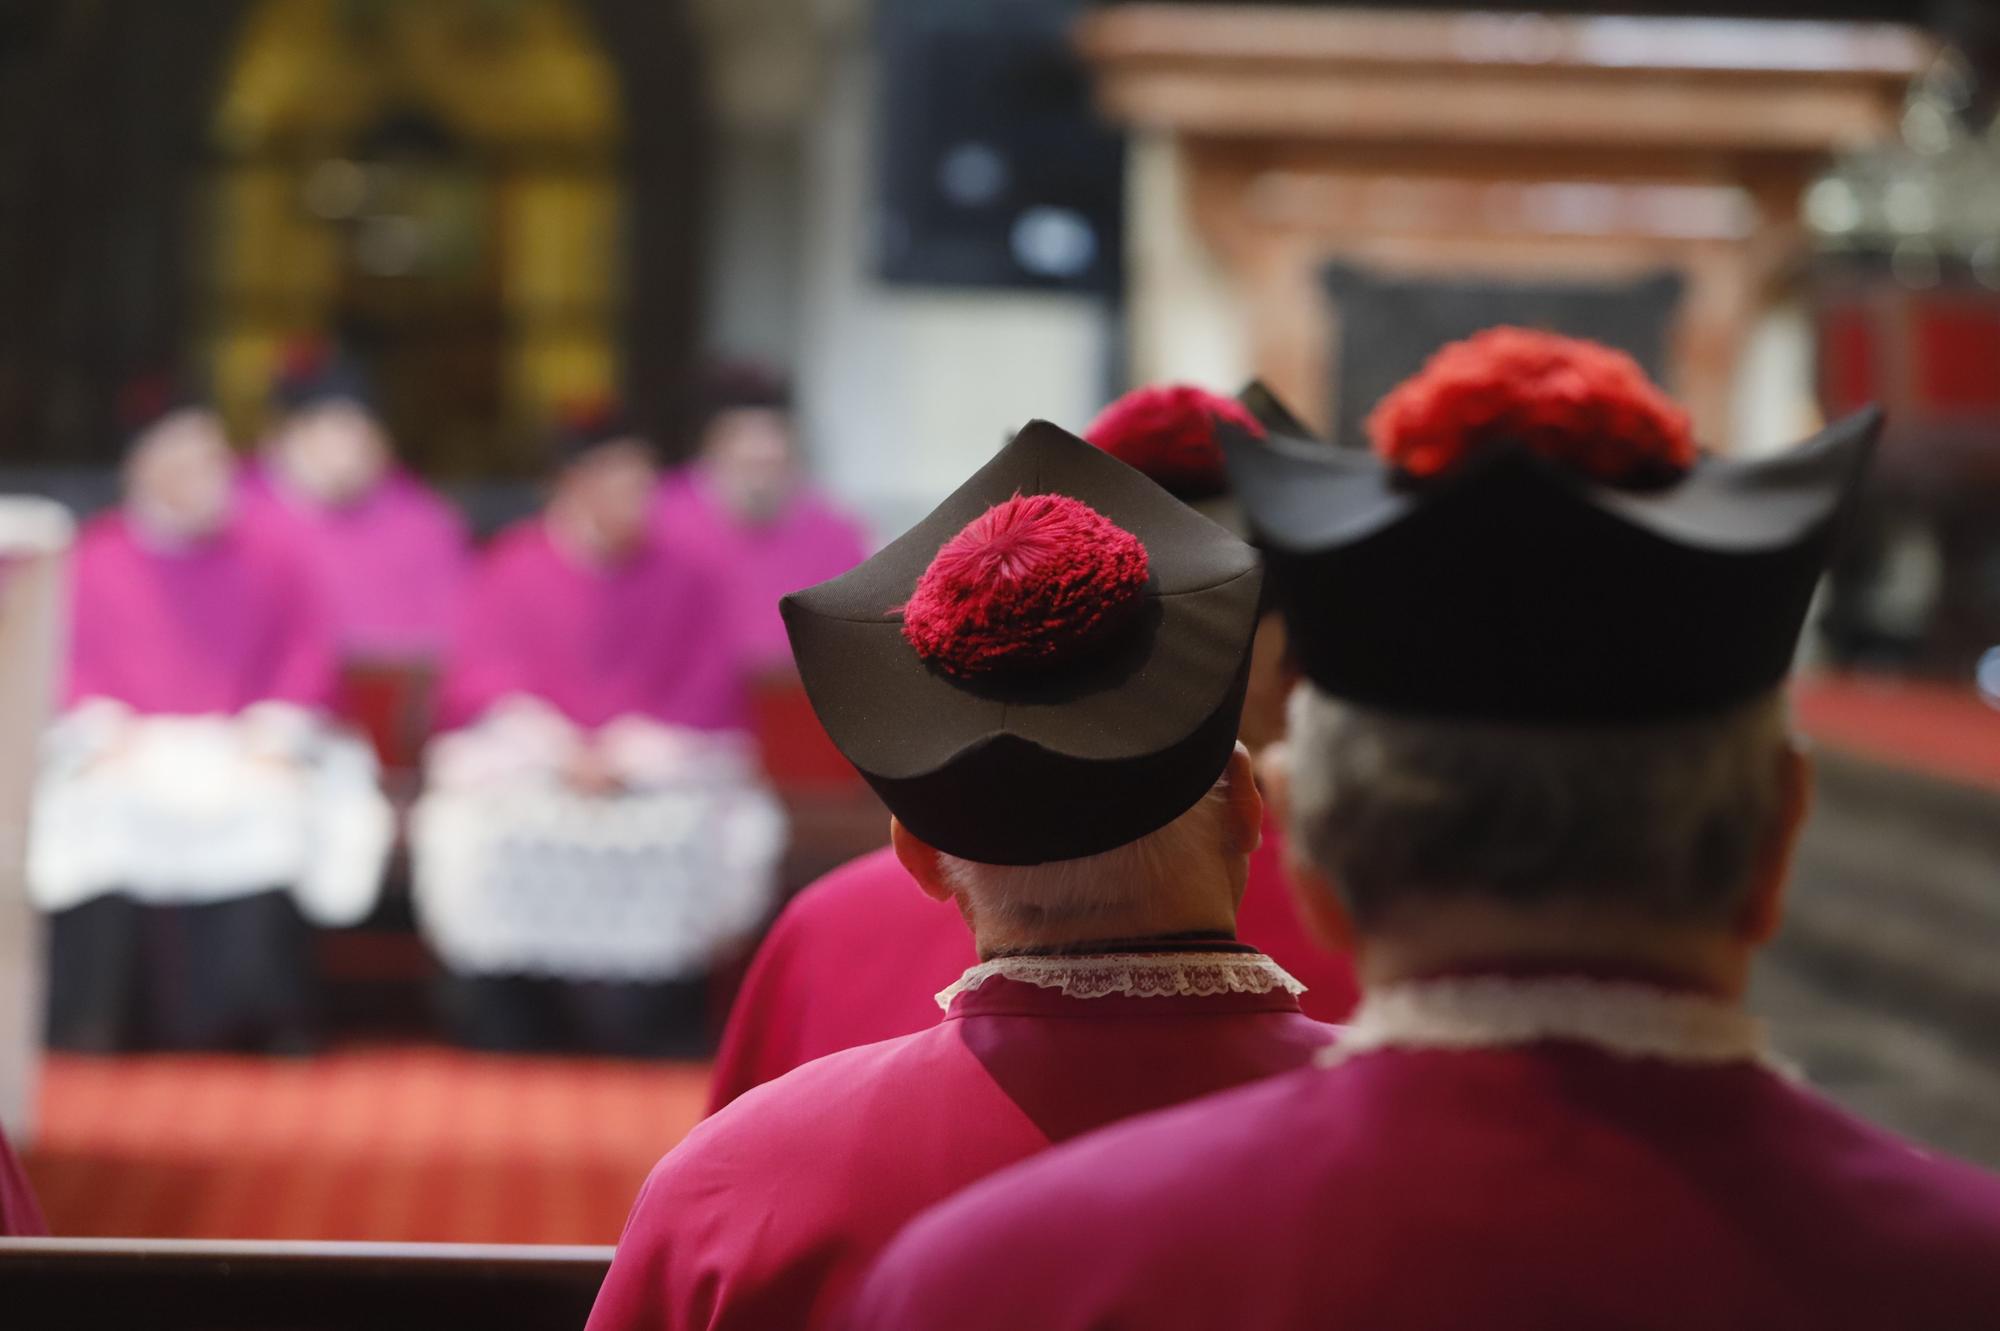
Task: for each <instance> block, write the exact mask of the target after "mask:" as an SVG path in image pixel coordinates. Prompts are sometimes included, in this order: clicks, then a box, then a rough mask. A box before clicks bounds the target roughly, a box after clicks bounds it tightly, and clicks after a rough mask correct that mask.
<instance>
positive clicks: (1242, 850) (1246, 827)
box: [1223, 740, 1264, 855]
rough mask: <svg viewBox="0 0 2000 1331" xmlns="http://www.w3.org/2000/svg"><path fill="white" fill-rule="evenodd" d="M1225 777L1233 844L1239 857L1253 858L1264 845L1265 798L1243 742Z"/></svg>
mask: <svg viewBox="0 0 2000 1331" xmlns="http://www.w3.org/2000/svg"><path fill="white" fill-rule="evenodd" d="M1223 776H1224V778H1225V779H1226V780H1227V782H1228V787H1227V789H1228V794H1229V807H1228V809H1227V810H1226V811H1225V813H1224V814H1223V818H1224V826H1225V828H1226V829H1227V831H1228V833H1229V844H1230V846H1231V847H1232V848H1233V849H1234V850H1235V851H1236V852H1237V853H1238V854H1242V855H1248V854H1251V853H1252V852H1253V851H1255V850H1256V849H1257V847H1259V846H1261V845H1263V844H1264V796H1263V794H1262V793H1261V792H1260V791H1259V790H1258V789H1257V769H1256V767H1255V765H1254V764H1252V763H1251V761H1250V750H1249V749H1247V748H1245V747H1244V745H1243V742H1242V741H1241V740H1238V741H1237V742H1236V752H1234V753H1232V754H1230V755H1229V766H1228V767H1226V768H1224V769H1223Z"/></svg>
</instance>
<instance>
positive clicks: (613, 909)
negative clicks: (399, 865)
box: [412, 407, 784, 1053]
mask: <svg viewBox="0 0 2000 1331" xmlns="http://www.w3.org/2000/svg"><path fill="white" fill-rule="evenodd" d="M555 454H556V457H555V465H554V468H553V476H552V478H551V481H550V490H549V499H548V503H547V505H546V507H545V509H544V510H543V511H542V512H541V513H539V514H537V515H535V516H534V517H531V518H528V519H526V520H525V521H523V522H520V523H518V524H516V525H515V526H513V527H511V528H509V529H507V530H506V531H503V532H502V533H501V534H500V535H499V536H498V537H497V538H496V539H495V540H494V542H493V544H492V546H491V547H490V548H489V549H488V550H487V552H486V554H485V556H484V558H483V559H482V561H481V563H480V567H479V569H478V571H477V572H476V574H475V575H474V577H473V580H472V585H471V588H470V591H469V594H468V596H467V599H466V606H465V611H464V614H463V616H462V619H461V622H460V625H459V630H458V635H457V640H456V642H455V644H454V646H453V649H452V652H451V656H450V659H449V664H448V667H447V670H446V674H445V681H444V690H443V721H444V725H445V727H446V733H444V734H443V735H441V736H440V737H439V738H438V739H437V740H436V741H434V742H433V744H432V746H431V749H430V753H429V761H428V787H427V790H426V793H425V795H424V798H423V799H422V801H421V802H420V803H419V805H418V807H417V809H416V810H415V812H414V814H413V819H412V844H413V851H414V864H415V887H416V900H417V907H418V915H419V919H420V920H421V922H422V924H423V926H424V931H425V934H426V936H427V937H428V939H429V940H430V942H431V944H432V946H433V947H434V948H435V949H436V950H437V952H438V953H439V955H440V956H441V957H442V958H443V960H444V962H445V965H446V967H447V968H448V970H449V971H450V972H451V975H452V977H453V979H452V983H451V985H450V988H449V991H448V992H449V994H450V1001H451V1008H450V1015H451V1018H452V1020H453V1023H454V1025H455V1026H456V1028H457V1031H458V1034H459V1036H460V1038H461V1039H463V1040H465V1041H466V1042H468V1043H471V1044H476V1045H481V1046H489V1047H500V1048H539V1047H547V1046H568V1045H574V1044H579V1043H580V1044H583V1045H586V1046H589V1047H592V1048H596V1049H599V1050H601V1051H604V1052H616V1053H660V1052H673V1051H683V1050H687V1049H690V1048H698V1047H701V1046H702V1044H703V1042H704V1040H705V1031H704V1027H703V1015H702V998H703V994H704V991H705V977H706V974H707V971H708V969H709V967H710V965H711V963H712V962H713V960H714V959H715V957H716V956H717V955H719V954H720V953H721V952H722V951H723V950H725V949H727V948H730V947H733V946H735V945H736V944H737V943H739V942H740V941H741V939H742V938H743V937H744V936H745V935H746V934H747V933H748V932H749V931H750V930H751V929H753V928H754V927H755V926H756V925H757V924H758V923H759V922H760V921H761V920H762V919H763V917H764V915H765V912H766V911H767V909H768V908H769V904H770V898H771V893H772V891H773V888H774V876H775V871H776V864H777V857H778V854H779V852H780V851H781V849H782V846H783V839H784V824H783V818H782V815H781V814H780V813H779V811H778V809H777V806H776V804H775V802H774V801H773V800H772V798H771V797H770V795H769V794H768V793H767V792H766V790H765V787H764V783H763V780H762V775H761V772H760V770H759V768H758V765H757V761H756V754H755V750H754V747H753V745H752V744H751V742H750V738H749V735H748V733H747V730H746V726H747V725H748V707H747V702H746V695H745V680H744V670H743V648H742V642H741V635H740V627H739V621H738V619H737V607H738V604H739V598H740V596H741V592H740V590H739V586H738V581H737V578H736V576H735V575H736V570H735V569H733V568H732V567H731V566H730V564H729V563H728V553H727V551H724V550H714V549H710V548H706V547H704V546H702V545H699V544H695V543H691V542H689V541H686V540H683V539H681V538H679V537H676V536H674V535H672V534H670V532H669V531H668V530H667V529H666V528H665V527H663V526H662V525H661V524H659V523H657V522H655V521H654V520H653V515H652V511H651V510H652V503H653V493H654V489H655V487H656V485H657V483H658V476H659V473H658V468H657V465H656V463H655V462H654V458H653V452H652V448H651V446H650V445H649V444H648V443H647V441H646V440H645V439H644V437H643V436H642V435H640V434H639V433H638V432H637V431H636V430H635V428H634V427H633V426H631V425H630V424H629V423H628V422H626V421H625V420H624V419H623V418H622V417H621V416H619V415H618V414H617V413H616V412H615V411H613V410H611V409H610V408H608V407H597V408H592V409H589V410H587V411H579V412H577V413H574V414H573V416H572V418H571V419H570V420H569V421H568V422H567V423H566V425H565V426H564V428H563V430H562V431H561V433H560V435H559V437H558V439H557V440H556V447H555Z"/></svg>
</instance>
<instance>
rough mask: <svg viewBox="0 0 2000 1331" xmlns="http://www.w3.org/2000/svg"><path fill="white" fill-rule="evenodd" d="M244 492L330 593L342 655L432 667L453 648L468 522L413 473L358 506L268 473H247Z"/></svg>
mask: <svg viewBox="0 0 2000 1331" xmlns="http://www.w3.org/2000/svg"><path fill="white" fill-rule="evenodd" d="M240 492H241V494H242V495H243V497H244V500H245V502H246V503H247V504H248V505H249V507H250V509H251V511H252V512H253V513H254V514H255V515H256V516H257V517H258V518H259V519H260V520H265V521H269V522H272V523H275V524H277V525H278V526H279V527H280V529H282V530H284V531H286V532H288V533H289V534H290V535H291V537H292V538H293V539H294V540H296V541H297V542H298V543H299V546H300V548H301V549H302V550H304V551H305V554H306V557H307V559H308V561H309V562H310V564H311V566H312V568H313V570H314V571H315V572H316V573H317V574H318V575H319V577H320V579H321V582H322V584H323V585H324V587H325V589H326V598H327V605H328V609H329V612H330V613H331V615H332V617H333V624H334V631H335V633H336V634H337V636H338V638H339V642H340V650H341V652H342V654H343V655H345V656H348V657H350V658H357V659H364V660H431V659H435V658H436V657H437V656H439V655H440V654H441V653H442V652H443V651H444V648H445V644H446V643H448V642H449V641H450V640H451V633H452V625H453V618H454V616H455V615H456V613H457V608H458V598H459V594H460V591H461V589H462V587H463V585H464V582H465V575H466V571H467V567H468V563H469V560H470V545H469V543H468V538H467V534H466V527H465V521H464V519H463V518H461V517H460V516H459V514H458V511H457V510H456V509H454V508H453V507H452V506H451V505H450V504H449V503H447V502H446V501H445V500H444V499H443V498H442V497H440V496H439V495H438V494H437V493H436V492H435V491H433V490H431V489H430V487H428V486H426V485H425V484H424V483H423V482H422V481H420V480H418V479H417V478H416V477H415V476H413V475H411V474H410V473H409V472H407V471H402V470H398V471H395V472H393V473H391V474H390V475H389V476H388V477H386V478H385V479H384V480H383V481H382V482H381V483H380V484H379V485H377V486H375V488H374V489H372V490H370V491H369V492H368V494H367V495H365V496H363V497H362V498H360V499H358V500H356V501H355V502H353V503H351V504H344V505H340V506H337V507H336V506H333V505H329V504H320V503H315V502H313V501H312V500H310V499H306V498H303V497H300V496H297V495H294V494H291V493H288V492H287V491H286V490H285V489H284V487H283V486H282V485H281V484H280V483H279V482H277V481H276V480H275V479H273V477H272V476H271V474H270V472H269V471H268V469H266V468H264V467H262V466H259V465H255V464H253V465H252V466H250V467H247V468H245V470H244V475H243V481H242V484H241V488H240Z"/></svg>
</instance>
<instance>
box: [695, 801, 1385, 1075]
mask: <svg viewBox="0 0 2000 1331" xmlns="http://www.w3.org/2000/svg"><path fill="white" fill-rule="evenodd" d="M1280 835H1281V834H1280V832H1279V830H1278V828H1277V825H1276V824H1275V823H1272V822H1266V823H1265V826H1264V844H1263V845H1262V846H1261V847H1260V848H1259V849H1258V851H1257V853H1256V854H1255V855H1253V856H1252V857H1251V859H1250V881H1249V886H1248V887H1247V888H1246V890H1245V891H1244V894H1243V907H1242V910H1241V912H1240V913H1239V914H1238V916H1237V921H1236V926H1237V927H1236V935H1237V937H1239V938H1241V939H1242V940H1243V941H1244V942H1246V943H1248V944H1250V945H1251V946H1252V947H1255V948H1258V949H1260V950H1261V951H1263V952H1264V954H1265V955H1266V956H1268V957H1270V958H1271V959H1272V960H1273V961H1275V962H1277V963H1278V964H1279V965H1280V966H1282V967H1284V968H1285V969H1286V970H1287V971H1290V972H1291V973H1292V975H1293V976H1295V977H1296V978H1297V979H1298V980H1299V981H1300V982H1301V983H1303V984H1304V985H1305V986H1306V991H1305V993H1304V994H1302V995H1300V997H1299V1005H1300V1006H1301V1007H1302V1008H1303V1009H1304V1010H1305V1014H1306V1015H1307V1016H1309V1017H1313V1018H1315V1019H1317V1020H1319V1021H1339V1020H1341V1019H1342V1018H1344V1017H1346V1015H1347V1014H1348V1012H1349V1011H1350V1010H1351V1009H1352V1008H1353V1006H1354V998H1355V988H1354V969H1353V967H1352V965H1351V964H1350V963H1349V962H1348V960H1347V958H1345V957H1342V956H1338V955H1335V954H1333V953H1331V952H1328V951H1326V950H1325V949H1324V948H1322V947H1321V946H1319V944H1317V943H1315V942H1314V941H1313V940H1312V938H1311V937H1310V936H1309V935H1308V934H1307V932H1306V928H1305V925H1304V924H1303V922H1302V921H1301V920H1300V918H1299V914H1298V911H1297V909H1296V908H1295V907H1294V906H1293V905H1292V898H1291V893H1290V892H1289V891H1288V890H1287V888H1286V885H1285V882H1284V880H1283V869H1282V867H1281V866H1282V862H1283V851H1282V846H1281V843H1280V841H1279V837H1280ZM978 960H979V958H978V956H977V955H976V954H975V952H974V949H973V946H972V934H971V932H970V931H969V930H968V929H967V928H966V925H965V921H964V920H963V919H961V918H960V917H959V914H958V912H957V911H956V910H954V909H953V908H951V907H950V906H946V905H940V904H939V903H938V902H936V901H933V900H931V899H930V898H929V897H927V896H925V895H924V894H923V892H922V891H921V890H920V889H919V888H918V887H917V885H916V884H915V883H914V882H912V881H911V880H910V876H909V874H908V873H906V872H905V871H904V869H903V866H902V865H901V864H899V863H897V861H896V856H895V854H894V852H893V851H890V850H888V849H886V848H885V849H882V850H878V851H873V852H871V853H869V854H867V855H864V856H862V857H861V858H860V859H857V860H854V861H853V862H851V863H849V864H845V865H843V866H841V867H840V868H838V869H835V870H834V871H833V872H832V873H830V874H828V875H826V876H825V877H824V878H822V879H820V880H819V881H818V882H816V883H814V884H812V886H810V887H808V888H806V889H805V890H804V891H803V892H801V893H799V894H798V896H796V897H794V898H793V899H792V901H791V904H789V905H788V906H786V907H785V909H784V911H783V913H782V914H780V915H779V916H778V920H777V923H775V924H773V925H772V926H771V932H770V933H769V934H768V935H767V936H766V937H765V939H764V942H763V945H762V946H761V947H759V948H758V949H757V956H756V959H755V960H754V961H753V962H752V963H751V965H750V970H749V973H748V974H747V975H746V976H745V977H744V979H743V987H742V989H741V990H740V991H739V992H738V993H737V996H736V1003H735V1005H734V1006H733V1007H732V1008H731V1009H730V1012H729V1024H728V1026H727V1027H726V1028H725V1029H724V1031H723V1036H722V1051H721V1053H720V1054H719V1055H717V1057H716V1062H715V1075H714V1080H713V1081H712V1082H711V1084H710V1089H709V1112H710V1113H714V1112H715V1111H716V1110H718V1109H720V1108H721V1107H722V1106H724V1105H726V1104H728V1103H729V1102H730V1101H732V1100H734V1099H735V1098H736V1097H737V1096H739V1095H741V1094H743V1092H745V1091H747V1090H749V1089H750V1088H751V1087H753V1086H761V1085H762V1084H763V1083H765V1082H767V1081H771V1080H773V1079H775V1078H777V1077H782V1076H783V1075H785V1074H786V1073H787V1072H790V1071H791V1070H792V1069H793V1068H795V1067H798V1066H799V1065H800V1064H801V1063H809V1062H811V1061H812V1060H813V1059H815V1058H820V1057H822V1056H824V1055H826V1054H831V1053H833V1052H835V1051H836V1050H840V1049H852V1048H853V1047H854V1046H856V1045H862V1044H871V1043H873V1042H874V1041H876V1040H886V1039H888V1038H889V1037H890V1036H892V1035H908V1034H910V1033H911V1032H913V1031H920V1030H924V1029H926V1028H928V1027H931V1026H935V1025H937V1021H938V1009H937V1004H936V1003H935V1002H934V1001H932V997H931V996H932V995H933V994H935V993H936V992H937V991H938V990H940V989H942V988H944V987H945V986H946V985H947V984H949V983H951V982H952V981H953V980H954V979H956V978H958V976H959V974H960V973H961V972H963V971H964V970H965V968H966V967H968V966H970V965H972V964H973V963H974V962H976V961H978Z"/></svg>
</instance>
